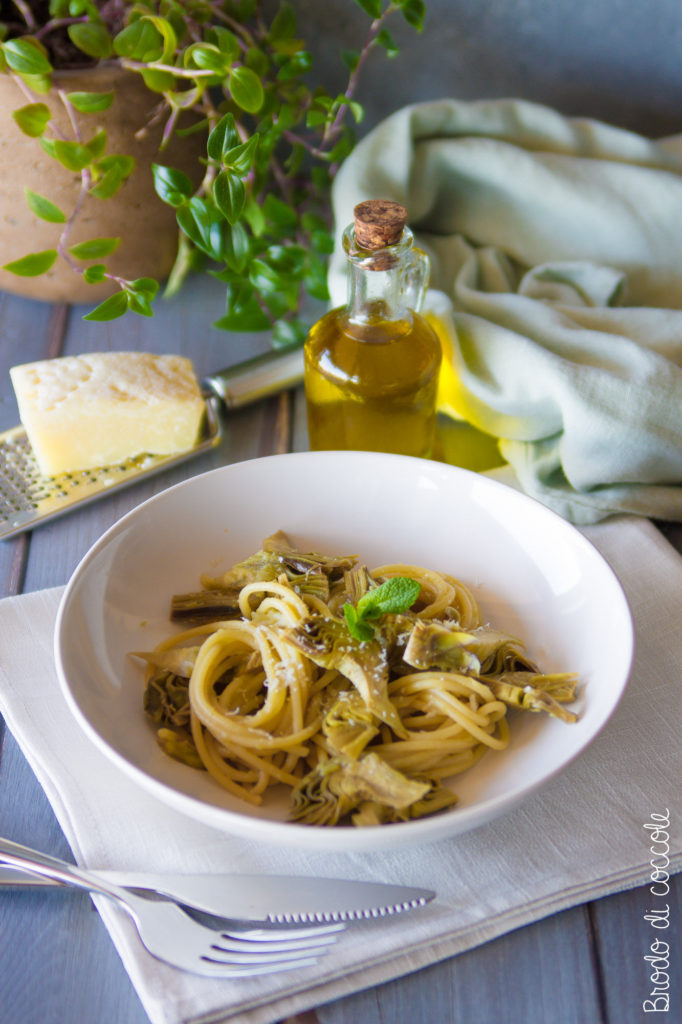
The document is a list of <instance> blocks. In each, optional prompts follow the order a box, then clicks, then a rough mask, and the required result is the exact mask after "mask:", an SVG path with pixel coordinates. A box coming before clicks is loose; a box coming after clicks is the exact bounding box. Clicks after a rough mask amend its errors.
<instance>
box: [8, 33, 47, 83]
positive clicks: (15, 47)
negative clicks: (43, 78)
mask: <svg viewBox="0 0 682 1024" xmlns="http://www.w3.org/2000/svg"><path fill="white" fill-rule="evenodd" d="M2 51H3V53H4V55H5V60H6V61H7V63H8V64H9V66H10V67H11V69H12V71H17V72H19V74H24V75H49V74H50V72H51V71H52V65H51V64H50V62H49V60H48V58H47V56H46V55H45V51H44V49H43V47H42V46H41V45H40V43H38V42H36V41H35V40H33V39H10V40H9V41H8V42H6V43H3V44H2Z"/></svg>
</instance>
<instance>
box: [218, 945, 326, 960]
mask: <svg viewBox="0 0 682 1024" xmlns="http://www.w3.org/2000/svg"><path fill="white" fill-rule="evenodd" d="M320 952H324V951H319V950H292V951H291V952H282V951H279V952H260V953H242V952H239V951H236V950H232V949H230V948H229V946H221V945H219V944H218V943H213V944H212V945H211V946H210V951H207V952H206V953H205V954H203V956H202V959H209V960H214V961H216V962H217V963H221V964H255V965H258V964H285V963H292V964H300V963H301V962H303V961H309V960H311V959H315V960H317V957H318V955H319V953H320Z"/></svg>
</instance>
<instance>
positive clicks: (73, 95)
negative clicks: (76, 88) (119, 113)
mask: <svg viewBox="0 0 682 1024" xmlns="http://www.w3.org/2000/svg"><path fill="white" fill-rule="evenodd" d="M66 98H67V100H68V101H69V103H71V104H72V106H74V107H75V108H76V110H80V112H81V114H98V113H99V112H100V111H101V110H108V109H109V107H110V106H111V104H112V103H113V102H114V94H113V92H67V94H66Z"/></svg>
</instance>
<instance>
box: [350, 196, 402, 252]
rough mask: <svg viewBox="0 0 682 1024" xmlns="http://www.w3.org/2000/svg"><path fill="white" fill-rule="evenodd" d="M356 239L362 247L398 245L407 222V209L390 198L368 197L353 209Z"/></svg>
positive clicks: (374, 247)
mask: <svg viewBox="0 0 682 1024" xmlns="http://www.w3.org/2000/svg"><path fill="white" fill-rule="evenodd" d="M353 219H354V221H355V240H356V242H357V244H358V245H359V246H360V247H361V248H362V249H383V248H384V247H385V246H387V245H396V244H397V243H398V242H399V241H400V238H401V236H402V233H403V229H404V227H405V224H406V223H407V210H406V209H405V207H404V206H401V205H400V203H394V202H392V201H391V200H390V199H368V200H367V202H365V203H358V205H357V206H356V207H355V209H354V210H353Z"/></svg>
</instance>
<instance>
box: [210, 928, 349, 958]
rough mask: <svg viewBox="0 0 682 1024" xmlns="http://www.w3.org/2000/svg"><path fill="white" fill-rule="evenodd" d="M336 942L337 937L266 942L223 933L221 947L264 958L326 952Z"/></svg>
mask: <svg viewBox="0 0 682 1024" xmlns="http://www.w3.org/2000/svg"><path fill="white" fill-rule="evenodd" d="M335 942H336V936H335V935H323V936H322V937H321V938H319V939H318V938H313V937H312V936H311V937H310V938H308V939H268V940H266V941H260V940H256V941H253V940H251V939H242V937H241V936H239V937H234V936H232V935H230V933H229V932H223V933H222V935H221V937H220V942H219V944H220V947H221V948H222V949H230V950H232V951H233V952H235V953H252V954H253V955H254V956H262V955H263V954H265V953H277V952H280V951H281V952H283V953H286V952H288V951H292V952H294V951H296V950H302V949H303V950H305V949H308V950H310V951H311V952H312V953H314V952H315V950H316V949H319V950H320V952H321V953H323V952H325V949H326V947H327V946H332V945H333V944H334V943H335Z"/></svg>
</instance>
